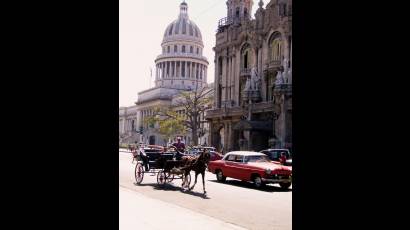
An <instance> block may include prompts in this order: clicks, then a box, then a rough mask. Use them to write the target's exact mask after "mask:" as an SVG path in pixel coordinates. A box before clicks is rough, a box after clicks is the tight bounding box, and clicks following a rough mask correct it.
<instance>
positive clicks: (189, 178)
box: [182, 174, 191, 188]
mask: <svg viewBox="0 0 410 230" xmlns="http://www.w3.org/2000/svg"><path fill="white" fill-rule="evenodd" d="M182 181H185V175H184V174H182ZM189 185H191V174H188V175H187V176H186V183H185V184H184V186H183V187H182V188H189Z"/></svg>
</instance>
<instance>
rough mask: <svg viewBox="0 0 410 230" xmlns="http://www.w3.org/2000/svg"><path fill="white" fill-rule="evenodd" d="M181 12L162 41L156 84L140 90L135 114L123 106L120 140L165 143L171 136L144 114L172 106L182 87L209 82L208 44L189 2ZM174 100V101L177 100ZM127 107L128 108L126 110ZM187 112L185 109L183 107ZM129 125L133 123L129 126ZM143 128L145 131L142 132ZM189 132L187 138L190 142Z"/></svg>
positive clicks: (196, 85) (190, 88) (199, 85)
mask: <svg viewBox="0 0 410 230" xmlns="http://www.w3.org/2000/svg"><path fill="white" fill-rule="evenodd" d="M179 9H180V10H179V15H178V18H177V19H176V20H174V21H173V22H171V23H170V24H169V25H168V26H167V27H166V29H165V32H164V37H163V40H162V43H161V46H162V53H161V54H160V55H158V56H157V58H156V59H155V65H156V69H155V86H154V87H153V88H150V89H147V90H144V91H142V92H139V93H138V101H137V102H136V105H137V106H136V109H135V108H133V111H135V110H136V115H135V112H134V113H132V114H134V115H133V116H128V117H127V116H121V113H122V114H131V113H129V112H124V111H125V109H126V108H121V109H120V127H121V129H120V137H121V135H122V137H123V138H122V139H121V138H120V142H123V143H134V142H135V141H137V142H143V143H146V144H156V145H165V144H166V143H167V141H168V140H164V139H163V137H162V136H161V135H160V134H159V133H158V132H157V130H158V128H159V127H158V126H149V125H148V124H144V122H143V121H144V118H146V117H148V116H152V115H153V112H154V109H155V108H157V107H161V108H166V107H172V106H173V104H174V103H175V100H173V98H175V97H176V96H177V95H178V94H179V92H181V91H189V90H195V89H198V88H202V87H206V86H207V68H208V64H209V63H208V60H207V59H206V58H205V57H204V56H203V55H202V52H203V48H204V44H203V42H202V35H201V31H200V29H199V28H198V26H197V25H196V24H195V23H194V22H193V21H192V20H190V19H189V16H188V4H187V3H186V2H185V1H184V2H182V3H181V4H180V6H179ZM173 101H174V102H173ZM122 110H124V111H122ZM180 112H181V113H183V111H180ZM128 126H129V127H128ZM130 127H131V128H130ZM141 131H142V135H140V132H141ZM189 136H190V135H189V134H187V135H186V137H185V138H183V139H184V141H185V143H188V144H189V143H190V142H191V140H190V139H189Z"/></svg>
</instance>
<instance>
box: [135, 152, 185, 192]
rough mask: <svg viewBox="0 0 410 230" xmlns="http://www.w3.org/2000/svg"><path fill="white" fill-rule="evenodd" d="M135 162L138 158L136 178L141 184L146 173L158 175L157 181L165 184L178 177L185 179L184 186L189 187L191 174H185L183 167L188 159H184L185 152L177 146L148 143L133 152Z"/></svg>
mask: <svg viewBox="0 0 410 230" xmlns="http://www.w3.org/2000/svg"><path fill="white" fill-rule="evenodd" d="M133 156H134V159H133V162H134V161H135V160H136V161H137V164H136V166H135V180H136V183H137V184H138V185H139V184H141V182H142V181H143V179H144V174H147V173H148V174H149V173H151V174H153V175H155V174H156V175H157V183H158V184H159V185H164V184H165V183H169V182H171V181H173V180H176V179H181V180H182V181H183V183H182V188H183V189H184V188H189V185H190V183H191V175H190V174H187V175H185V171H183V170H181V167H183V166H185V163H186V160H185V159H182V157H183V156H184V154H183V153H180V152H178V151H177V150H176V149H175V148H172V147H171V148H169V149H165V148H164V147H162V146H157V145H147V146H140V148H139V149H138V150H137V151H135V152H133Z"/></svg>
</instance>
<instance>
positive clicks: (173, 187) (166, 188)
mask: <svg viewBox="0 0 410 230" xmlns="http://www.w3.org/2000/svg"><path fill="white" fill-rule="evenodd" d="M134 185H135V186H151V187H152V188H153V189H154V190H162V191H180V192H181V193H185V194H189V195H192V196H196V197H200V198H203V199H211V198H209V197H208V196H207V195H204V194H203V193H200V192H195V191H192V190H191V191H183V190H182V188H181V187H180V184H177V185H174V184H173V183H167V184H164V185H158V183H146V184H144V183H141V184H139V185H138V184H137V183H135V182H134ZM196 186H197V185H196ZM196 186H195V187H196Z"/></svg>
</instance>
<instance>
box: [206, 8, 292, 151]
mask: <svg viewBox="0 0 410 230" xmlns="http://www.w3.org/2000/svg"><path fill="white" fill-rule="evenodd" d="M226 5H227V17H225V18H223V19H221V20H219V22H218V29H217V33H216V45H215V47H214V51H215V60H214V61H215V81H214V90H215V102H214V107H213V109H212V110H211V111H208V113H207V116H206V119H207V120H208V121H209V122H210V135H211V137H210V138H211V145H213V146H215V147H217V148H219V149H223V151H224V152H227V151H231V150H240V149H243V150H255V151H259V150H262V149H265V148H268V147H275V148H291V147H292V72H291V69H292V2H291V0H271V1H269V2H268V3H267V5H266V7H265V8H264V7H263V6H264V3H263V1H262V0H260V1H259V2H258V6H259V7H258V9H257V11H256V13H255V18H254V19H252V18H251V15H250V13H249V12H252V6H253V1H252V0H228V1H227V2H226Z"/></svg>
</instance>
